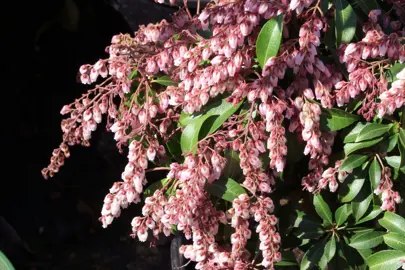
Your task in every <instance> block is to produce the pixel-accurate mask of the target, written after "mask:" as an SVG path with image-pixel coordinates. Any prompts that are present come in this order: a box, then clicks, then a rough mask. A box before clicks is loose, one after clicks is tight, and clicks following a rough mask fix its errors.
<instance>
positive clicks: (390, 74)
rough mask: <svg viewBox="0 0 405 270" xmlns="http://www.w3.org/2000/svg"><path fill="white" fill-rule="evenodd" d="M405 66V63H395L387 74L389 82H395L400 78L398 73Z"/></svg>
mask: <svg viewBox="0 0 405 270" xmlns="http://www.w3.org/2000/svg"><path fill="white" fill-rule="evenodd" d="M404 68H405V63H402V64H401V63H396V64H395V65H393V66H392V67H391V68H390V69H389V70H388V71H387V72H386V74H385V76H386V78H387V80H388V82H391V83H392V82H395V81H396V80H398V78H397V74H398V73H400V72H401V71H402V70H403V69H404Z"/></svg>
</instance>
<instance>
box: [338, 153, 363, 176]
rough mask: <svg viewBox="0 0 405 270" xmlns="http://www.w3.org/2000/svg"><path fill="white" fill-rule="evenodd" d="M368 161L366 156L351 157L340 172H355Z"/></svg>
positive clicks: (345, 161) (344, 162) (341, 166)
mask: <svg viewBox="0 0 405 270" xmlns="http://www.w3.org/2000/svg"><path fill="white" fill-rule="evenodd" d="M367 159H368V157H367V156H365V155H350V156H349V157H347V158H346V159H345V160H344V161H343V162H342V165H340V168H339V171H341V172H346V171H350V170H353V169H355V168H357V167H360V166H361V165H363V163H364V162H365V161H366V160H367Z"/></svg>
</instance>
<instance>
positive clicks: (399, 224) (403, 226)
mask: <svg viewBox="0 0 405 270" xmlns="http://www.w3.org/2000/svg"><path fill="white" fill-rule="evenodd" d="M378 222H379V223H380V225H381V226H383V227H384V228H386V229H387V230H389V231H391V232H396V233H399V234H402V235H405V219H404V218H403V217H401V216H400V215H397V214H395V213H392V212H385V213H384V217H383V218H382V219H380V220H379V221H378Z"/></svg>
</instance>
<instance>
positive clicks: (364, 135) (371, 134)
mask: <svg viewBox="0 0 405 270" xmlns="http://www.w3.org/2000/svg"><path fill="white" fill-rule="evenodd" d="M391 127H392V125H383V124H375V123H370V124H367V125H366V126H365V127H364V128H363V129H362V130H361V131H360V133H359V136H358V137H357V139H356V142H361V141H365V140H371V139H374V138H377V137H380V136H383V135H384V134H386V133H387V132H388V130H390V128H391Z"/></svg>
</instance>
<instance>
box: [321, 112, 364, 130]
mask: <svg viewBox="0 0 405 270" xmlns="http://www.w3.org/2000/svg"><path fill="white" fill-rule="evenodd" d="M359 119H360V117H359V116H358V115H355V114H351V113H348V112H345V111H343V110H339V109H323V110H322V114H321V120H320V121H321V125H322V126H323V127H324V129H326V130H329V131H335V130H341V129H343V128H345V127H348V126H350V125H351V124H353V123H354V122H356V121H358V120H359Z"/></svg>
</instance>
